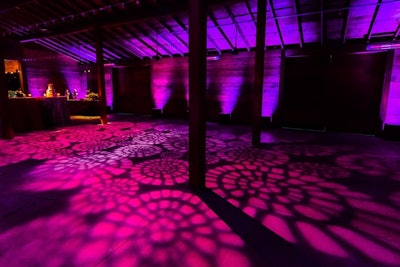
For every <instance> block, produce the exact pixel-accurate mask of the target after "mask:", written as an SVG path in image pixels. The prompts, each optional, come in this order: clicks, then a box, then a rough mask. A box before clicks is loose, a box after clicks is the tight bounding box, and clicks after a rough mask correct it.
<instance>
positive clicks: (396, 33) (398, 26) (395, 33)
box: [393, 23, 400, 41]
mask: <svg viewBox="0 0 400 267" xmlns="http://www.w3.org/2000/svg"><path fill="white" fill-rule="evenodd" d="M399 34H400V23H399V25H397V28H396V31H395V32H394V35H393V41H396V40H397V37H398V36H399Z"/></svg>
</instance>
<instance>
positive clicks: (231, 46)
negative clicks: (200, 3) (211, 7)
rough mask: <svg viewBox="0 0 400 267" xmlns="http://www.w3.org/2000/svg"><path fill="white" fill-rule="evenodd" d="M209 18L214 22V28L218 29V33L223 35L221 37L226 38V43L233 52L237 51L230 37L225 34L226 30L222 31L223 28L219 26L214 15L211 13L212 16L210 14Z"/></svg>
mask: <svg viewBox="0 0 400 267" xmlns="http://www.w3.org/2000/svg"><path fill="white" fill-rule="evenodd" d="M208 17H209V18H210V20H211V21H212V23H213V24H214V26H215V27H216V28H217V29H218V31H219V32H220V33H221V35H222V36H223V37H224V39H225V41H226V42H227V43H228V44H229V47H230V48H231V50H232V51H233V50H235V47H234V46H233V44H232V42H231V40H230V39H229V38H228V36H227V35H226V33H225V32H224V30H222V28H221V27H220V25H219V24H218V22H217V20H216V18H215V17H214V15H213V14H211V13H210V14H208Z"/></svg>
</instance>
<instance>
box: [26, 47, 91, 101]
mask: <svg viewBox="0 0 400 267" xmlns="http://www.w3.org/2000/svg"><path fill="white" fill-rule="evenodd" d="M24 58H25V61H24V63H25V73H24V74H23V75H26V79H27V85H28V92H29V93H31V94H32V96H34V97H35V96H43V94H44V93H45V91H46V89H47V84H48V83H53V84H54V87H55V90H56V91H57V93H60V95H64V93H65V90H66V89H67V88H68V89H70V91H71V92H73V90H74V89H77V90H78V94H79V96H80V97H85V95H86V88H85V87H82V83H81V80H85V81H86V73H83V71H81V69H80V68H79V65H78V62H76V61H75V60H72V59H71V58H69V57H67V56H64V55H61V54H57V53H54V52H51V51H48V50H44V49H43V50H42V49H33V48H29V49H24Z"/></svg>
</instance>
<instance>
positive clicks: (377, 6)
mask: <svg viewBox="0 0 400 267" xmlns="http://www.w3.org/2000/svg"><path fill="white" fill-rule="evenodd" d="M381 3H382V0H378V3H377V4H376V7H375V11H374V15H373V16H372V19H371V23H370V24H369V28H368V33H367V43H369V41H370V40H371V36H372V29H373V28H374V25H375V20H376V17H377V16H378V13H379V8H380V7H381Z"/></svg>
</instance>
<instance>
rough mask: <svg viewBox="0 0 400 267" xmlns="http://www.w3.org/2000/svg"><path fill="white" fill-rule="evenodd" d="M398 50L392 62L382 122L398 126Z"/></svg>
mask: <svg viewBox="0 0 400 267" xmlns="http://www.w3.org/2000/svg"><path fill="white" fill-rule="evenodd" d="M399 82H400V50H399V49H396V50H395V54H394V60H393V70H392V79H391V82H390V91H389V95H388V100H387V107H386V117H385V118H384V122H385V123H386V124H390V125H400V86H399Z"/></svg>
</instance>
